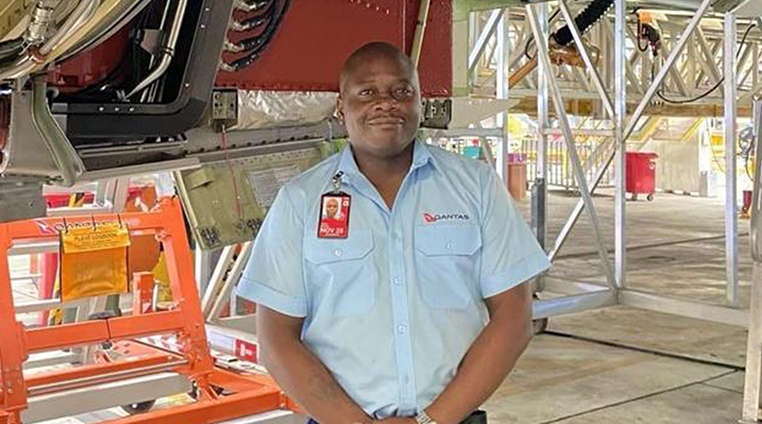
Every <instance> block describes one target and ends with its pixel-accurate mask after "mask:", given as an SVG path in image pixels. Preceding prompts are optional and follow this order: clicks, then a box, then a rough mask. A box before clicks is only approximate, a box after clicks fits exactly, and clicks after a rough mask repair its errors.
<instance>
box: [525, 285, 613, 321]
mask: <svg viewBox="0 0 762 424" xmlns="http://www.w3.org/2000/svg"><path fill="white" fill-rule="evenodd" d="M616 297H617V296H616V292H615V291H614V290H601V291H597V292H593V293H584V294H577V295H572V296H565V297H559V298H555V299H547V300H535V301H534V309H533V316H532V318H533V319H543V318H549V317H552V316H558V315H566V314H572V313H575V312H584V311H589V310H591V309H598V308H603V307H606V306H613V305H616Z"/></svg>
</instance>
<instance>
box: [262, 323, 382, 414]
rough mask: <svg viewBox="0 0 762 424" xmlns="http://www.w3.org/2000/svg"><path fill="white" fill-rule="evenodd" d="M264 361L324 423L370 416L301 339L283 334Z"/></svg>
mask: <svg viewBox="0 0 762 424" xmlns="http://www.w3.org/2000/svg"><path fill="white" fill-rule="evenodd" d="M263 353H264V352H263ZM263 362H264V363H265V365H266V366H267V370H268V371H269V372H270V374H272V376H273V377H274V378H275V379H276V380H277V381H278V384H279V385H280V386H281V388H282V389H283V390H284V391H285V392H286V393H287V394H288V395H289V396H290V397H291V398H293V399H294V400H295V401H296V402H297V403H298V404H299V406H301V407H302V408H304V409H305V411H306V412H307V413H308V414H309V415H310V417H312V418H314V419H315V420H317V421H318V422H320V423H321V424H352V423H361V422H369V421H370V420H371V418H370V417H369V416H368V415H367V414H365V412H364V411H363V410H362V409H361V408H360V407H359V406H358V405H357V404H356V403H355V402H354V401H353V400H352V399H351V398H350V397H349V396H348V395H347V394H346V393H345V392H344V390H343V389H342V388H341V386H339V384H338V383H337V382H336V380H335V379H334V378H333V376H332V375H331V373H330V372H329V371H328V369H326V367H325V366H324V365H323V363H322V362H320V360H319V359H318V358H317V357H316V356H315V355H314V354H313V353H312V352H310V351H309V350H308V349H307V348H306V347H305V346H304V345H303V344H302V343H301V342H300V341H295V340H290V339H285V338H284V339H281V340H278V341H276V342H274V343H272V342H271V343H269V344H268V349H267V353H266V354H265V355H264V357H263Z"/></svg>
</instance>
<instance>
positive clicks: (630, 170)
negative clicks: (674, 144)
mask: <svg viewBox="0 0 762 424" xmlns="http://www.w3.org/2000/svg"><path fill="white" fill-rule="evenodd" d="M658 157H659V156H658V155H657V154H656V153H644V152H627V156H626V160H627V186H626V187H625V189H626V191H627V192H628V193H632V199H633V200H637V198H638V194H646V195H648V196H647V199H648V201H649V202H650V201H652V200H653V199H654V192H656V158H658Z"/></svg>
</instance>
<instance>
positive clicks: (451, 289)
mask: <svg viewBox="0 0 762 424" xmlns="http://www.w3.org/2000/svg"><path fill="white" fill-rule="evenodd" d="M481 247H482V237H481V231H480V228H479V226H478V225H475V224H456V225H426V226H420V227H416V229H415V248H416V250H417V252H416V271H417V275H418V288H419V290H420V291H421V297H422V298H423V300H424V302H426V304H428V305H429V306H430V307H432V308H439V309H464V308H466V307H467V306H468V304H469V302H470V301H471V299H472V298H473V296H474V295H473V292H474V290H473V289H474V288H475V287H476V281H477V278H478V275H477V274H478V272H477V261H476V257H475V255H476V253H477V252H478V251H479V250H480V249H481Z"/></svg>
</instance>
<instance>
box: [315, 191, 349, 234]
mask: <svg viewBox="0 0 762 424" xmlns="http://www.w3.org/2000/svg"><path fill="white" fill-rule="evenodd" d="M351 207H352V197H351V196H350V195H348V194H346V193H334V192H331V193H326V194H324V195H323V196H321V197H320V221H319V224H318V238H323V239H345V238H347V237H349V212H350V210H351Z"/></svg>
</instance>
